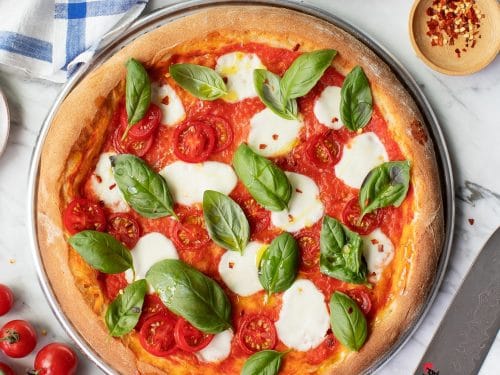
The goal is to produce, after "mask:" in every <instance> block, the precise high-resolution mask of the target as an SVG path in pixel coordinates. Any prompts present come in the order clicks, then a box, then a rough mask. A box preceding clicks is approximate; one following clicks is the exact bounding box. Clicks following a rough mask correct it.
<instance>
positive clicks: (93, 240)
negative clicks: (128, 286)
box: [68, 230, 133, 273]
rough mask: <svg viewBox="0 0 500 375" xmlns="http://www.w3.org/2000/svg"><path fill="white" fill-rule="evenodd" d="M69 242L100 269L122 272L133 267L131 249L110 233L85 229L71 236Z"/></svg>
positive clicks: (91, 264) (105, 271) (89, 262)
mask: <svg viewBox="0 0 500 375" xmlns="http://www.w3.org/2000/svg"><path fill="white" fill-rule="evenodd" d="M68 242H69V244H70V245H71V246H72V247H73V249H75V250H76V251H77V252H78V254H80V255H81V256H82V258H83V259H84V260H85V262H87V263H88V264H89V265H90V266H92V267H93V268H95V269H96V270H98V271H101V272H104V273H121V272H124V271H126V270H128V269H129V268H132V267H133V263H132V255H130V251H129V250H128V249H127V248H126V247H125V246H123V245H122V243H121V242H120V241H118V240H117V239H116V238H114V237H113V236H112V235H110V234H107V233H102V232H97V231H95V230H84V231H82V232H80V233H77V234H75V235H73V236H71V237H70V238H69V239H68Z"/></svg>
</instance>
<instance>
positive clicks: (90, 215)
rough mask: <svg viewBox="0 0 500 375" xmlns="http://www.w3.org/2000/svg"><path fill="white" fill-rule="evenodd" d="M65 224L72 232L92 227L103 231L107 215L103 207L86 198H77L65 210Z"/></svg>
mask: <svg viewBox="0 0 500 375" xmlns="http://www.w3.org/2000/svg"><path fill="white" fill-rule="evenodd" d="M63 222H64V226H65V227H66V229H67V230H68V232H69V233H70V234H76V233H78V232H81V231H82V230H86V229H92V230H97V231H99V232H103V231H104V230H105V229H106V216H105V215H104V210H103V209H102V207H101V206H100V205H99V204H98V203H95V202H92V201H90V200H88V199H85V198H75V199H74V200H73V201H71V203H70V204H68V207H66V209H65V210H64V212H63Z"/></svg>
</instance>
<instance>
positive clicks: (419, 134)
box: [410, 120, 429, 145]
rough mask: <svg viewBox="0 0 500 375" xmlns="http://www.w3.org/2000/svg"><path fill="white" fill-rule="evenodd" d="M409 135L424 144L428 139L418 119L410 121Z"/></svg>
mask: <svg viewBox="0 0 500 375" xmlns="http://www.w3.org/2000/svg"><path fill="white" fill-rule="evenodd" d="M410 130H411V135H412V136H413V138H414V139H415V140H416V141H417V142H418V143H420V144H421V145H425V144H426V143H427V141H428V139H429V137H428V136H427V132H426V131H425V129H424V127H423V126H422V123H421V122H420V121H419V120H413V121H412V122H411V123H410Z"/></svg>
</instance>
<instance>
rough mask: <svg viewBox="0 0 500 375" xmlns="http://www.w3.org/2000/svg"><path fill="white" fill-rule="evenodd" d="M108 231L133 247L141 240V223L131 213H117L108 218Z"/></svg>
mask: <svg viewBox="0 0 500 375" xmlns="http://www.w3.org/2000/svg"><path fill="white" fill-rule="evenodd" d="M108 233H109V234H111V235H112V236H113V237H115V238H116V239H117V240H118V241H120V242H121V243H123V244H124V245H125V246H126V247H128V248H129V249H132V248H133V247H134V246H135V245H136V243H137V241H139V237H140V236H141V229H140V227H139V223H138V222H137V221H136V220H135V219H134V218H133V217H132V216H130V215H129V214H126V213H116V214H112V215H111V216H110V217H109V218H108Z"/></svg>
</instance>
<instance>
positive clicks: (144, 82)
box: [125, 59, 151, 131]
mask: <svg viewBox="0 0 500 375" xmlns="http://www.w3.org/2000/svg"><path fill="white" fill-rule="evenodd" d="M126 66H127V78H126V87H125V106H126V108H127V118H128V123H129V128H130V126H131V125H134V124H136V123H137V122H139V121H140V120H141V119H142V118H143V117H144V115H145V114H146V111H147V110H148V108H149V104H150V103H151V83H150V82H149V76H148V73H147V72H146V69H144V67H143V66H142V64H141V63H140V62H138V61H137V60H134V59H130V60H128V61H127V64H126ZM127 131H128V129H127Z"/></svg>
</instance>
